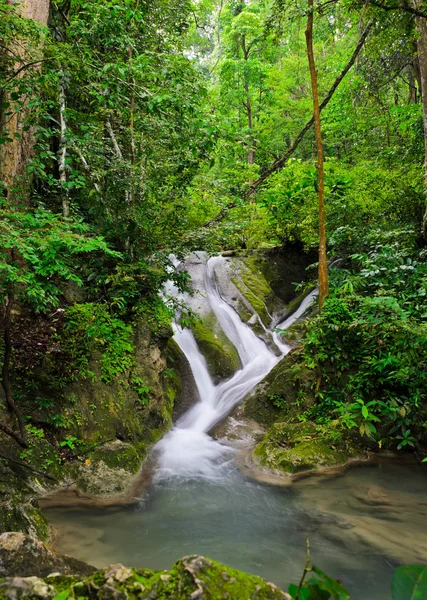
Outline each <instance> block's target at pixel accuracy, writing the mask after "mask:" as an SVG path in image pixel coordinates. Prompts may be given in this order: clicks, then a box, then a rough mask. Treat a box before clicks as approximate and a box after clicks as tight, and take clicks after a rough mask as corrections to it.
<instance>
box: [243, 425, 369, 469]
mask: <svg viewBox="0 0 427 600" xmlns="http://www.w3.org/2000/svg"><path fill="white" fill-rule="evenodd" d="M333 433H334V431H333V428H332V426H331V428H329V429H327V428H324V427H321V426H319V425H315V424H314V423H275V424H274V425H273V426H272V427H271V428H270V430H269V431H268V433H267V435H266V437H265V439H264V440H263V441H262V442H261V443H260V444H258V446H257V447H256V448H255V450H254V454H255V456H257V457H258V458H259V459H260V460H261V463H262V464H264V465H265V466H267V467H268V468H270V469H273V470H276V471H277V470H279V471H284V472H285V473H298V472H301V471H309V470H311V469H318V468H320V467H329V466H335V465H340V464H344V463H345V462H347V460H348V459H349V458H351V457H352V456H356V455H358V454H360V450H359V449H358V448H353V447H351V446H349V445H348V443H347V442H345V441H344V440H343V439H342V438H341V437H340V436H334V435H333ZM334 437H336V439H333V438H334Z"/></svg>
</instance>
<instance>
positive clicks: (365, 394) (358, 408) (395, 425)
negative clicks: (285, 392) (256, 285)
mask: <svg viewBox="0 0 427 600" xmlns="http://www.w3.org/2000/svg"><path fill="white" fill-rule="evenodd" d="M386 241H387V240H386ZM426 254H427V253H426V250H421V251H420V250H417V249H416V248H414V247H412V248H411V245H410V242H409V241H408V236H407V232H397V233H396V234H395V236H394V241H393V242H392V243H388V244H387V243H384V244H379V243H376V244H373V245H372V246H371V247H370V248H369V249H368V251H367V252H366V253H364V254H358V255H354V256H353V257H352V264H351V265H350V268H349V269H348V270H343V271H336V272H333V273H332V278H331V279H332V289H331V293H330V296H329V298H328V299H327V301H326V303H325V305H324V308H323V310H322V313H321V314H319V315H318V316H317V317H315V318H314V319H312V320H311V321H310V322H309V324H308V326H307V333H306V336H305V339H304V349H303V356H304V359H305V362H306V364H307V366H308V367H309V368H310V369H312V370H313V381H314V382H315V383H313V387H315V390H316V392H315V393H316V398H317V402H316V405H315V406H314V408H312V409H311V411H310V415H308V417H309V418H314V419H315V420H317V421H318V422H328V421H330V420H333V419H337V418H338V419H339V420H340V422H341V424H342V425H343V426H345V427H346V428H349V429H356V428H357V429H358V430H359V433H360V434H361V435H363V436H368V437H369V438H371V439H372V440H374V441H375V442H377V443H378V444H379V445H380V446H387V447H389V446H394V447H397V448H398V449H400V448H405V447H411V446H414V445H415V442H416V439H418V438H419V437H421V436H422V435H423V433H425V431H426V428H427V411H426V408H427V406H426V403H427V391H426V390H427V322H426V318H427V305H426V301H425V298H426V291H427V264H426V262H425V257H426Z"/></svg>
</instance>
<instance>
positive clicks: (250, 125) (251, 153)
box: [242, 35, 255, 165]
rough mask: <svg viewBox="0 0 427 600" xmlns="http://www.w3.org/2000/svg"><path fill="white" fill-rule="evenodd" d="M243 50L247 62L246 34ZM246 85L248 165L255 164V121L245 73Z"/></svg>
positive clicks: (243, 39) (243, 37)
mask: <svg viewBox="0 0 427 600" xmlns="http://www.w3.org/2000/svg"><path fill="white" fill-rule="evenodd" d="M242 50H243V58H244V60H245V62H248V60H249V51H250V49H249V48H246V38H245V36H244V35H242ZM244 87H245V94H246V101H245V105H246V115H247V118H248V129H249V132H250V134H249V144H248V165H253V164H254V163H255V148H254V145H253V138H252V130H253V128H254V122H253V113H252V100H251V95H250V92H249V81H248V78H247V75H245V83H244Z"/></svg>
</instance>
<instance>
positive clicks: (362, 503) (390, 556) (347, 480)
mask: <svg viewBox="0 0 427 600" xmlns="http://www.w3.org/2000/svg"><path fill="white" fill-rule="evenodd" d="M196 258H197V259H198V260H199V257H196ZM198 264H199V265H200V264H201V265H202V267H203V268H204V288H203V289H202V290H199V291H200V292H201V294H200V297H202V298H203V302H204V303H205V305H208V306H209V310H210V311H211V312H212V313H214V314H215V317H216V319H217V322H218V323H219V325H220V326H221V329H222V330H223V332H224V333H225V334H226V336H227V337H228V339H229V340H230V341H231V343H232V344H233V345H234V346H235V348H236V349H237V351H238V353H239V356H240V360H241V364H242V368H241V369H240V370H238V371H237V372H236V373H235V374H234V375H233V376H232V377H230V378H229V379H228V380H226V381H222V382H220V383H218V384H217V385H215V384H214V383H213V381H212V379H211V376H210V374H209V371H208V367H207V363H206V360H205V357H204V356H203V355H202V353H201V352H200V349H199V348H198V346H197V343H196V340H195V338H194V336H193V334H192V333H191V331H189V330H186V329H184V330H181V329H180V328H178V327H176V328H175V340H176V342H177V343H178V344H179V346H180V348H181V350H182V352H183V354H184V355H185V356H186V358H187V359H188V362H189V364H190V367H191V370H192V374H193V377H194V382H195V385H196V387H197V391H198V396H199V398H200V401H198V402H196V403H195V404H194V406H192V407H191V408H190V409H189V410H188V411H187V412H186V413H185V414H184V415H182V416H181V417H180V419H179V420H178V422H177V424H176V426H175V427H174V428H173V429H172V430H171V431H170V432H169V433H167V434H166V435H165V436H164V438H163V439H162V440H161V441H160V442H159V443H158V444H157V445H156V447H155V449H154V452H153V460H154V463H155V465H156V468H155V469H154V476H153V481H152V485H151V486H150V487H148V488H146V489H145V491H144V494H143V496H142V497H141V499H140V501H139V502H138V503H137V504H135V505H134V506H132V507H117V508H114V509H113V508H102V509H100V508H99V509H77V508H71V509H70V508H67V509H65V508H61V509H59V508H58V509H53V508H51V509H48V510H46V515H47V517H48V519H49V521H50V523H51V524H52V525H53V526H54V527H55V528H56V530H57V538H56V544H55V549H56V550H58V551H59V552H64V553H66V554H70V555H72V556H75V557H77V558H80V559H82V560H84V561H86V562H88V563H91V564H93V565H95V566H97V567H106V566H108V565H109V564H111V563H115V562H122V563H123V564H125V565H128V566H134V567H146V568H152V569H168V568H170V567H171V566H172V564H173V563H174V562H175V561H176V560H177V559H178V558H180V557H182V556H184V555H188V554H203V555H205V556H208V557H210V558H213V559H216V560H218V561H220V562H224V563H227V564H229V565H230V566H233V567H235V568H238V569H242V570H243V571H247V572H250V573H254V574H256V575H260V576H262V577H264V578H266V579H268V580H270V581H272V582H273V583H276V584H277V585H279V586H280V587H282V588H283V589H285V590H286V589H287V586H288V585H289V583H297V582H298V581H299V579H300V577H301V574H302V571H303V568H304V563H305V556H306V546H305V544H306V537H308V538H309V540H310V546H311V558H312V562H313V563H314V564H315V565H316V566H318V567H319V568H320V569H322V570H324V571H326V572H327V573H328V574H329V575H331V576H332V577H336V578H337V579H341V580H343V582H344V585H345V586H346V587H347V588H348V589H349V591H350V592H351V598H352V600H389V599H390V584H391V579H392V574H393V571H394V569H395V567H396V566H397V565H398V564H401V563H425V562H427V526H426V524H427V469H426V467H425V466H422V465H414V464H411V465H408V464H405V465H399V464H382V465H381V464H380V465H376V466H364V467H363V468H353V469H351V470H349V471H348V472H347V473H345V474H344V475H343V476H341V477H335V478H325V477H322V478H320V477H311V478H307V479H303V480H300V481H297V482H295V483H293V484H292V486H290V487H288V488H283V487H274V486H271V485H267V484H261V483H258V482H254V481H251V480H248V479H246V478H245V477H244V476H243V475H242V474H241V473H240V472H239V471H238V470H237V468H236V467H235V465H234V462H233V454H234V451H233V450H232V449H231V448H230V447H228V446H226V445H224V444H222V443H220V442H218V441H216V440H214V439H213V438H212V437H211V436H210V435H209V434H208V432H209V431H211V430H212V428H213V427H214V426H215V425H216V424H217V423H219V422H220V421H221V420H222V419H224V418H225V417H226V416H227V415H228V414H229V413H230V411H231V410H232V409H233V407H235V406H236V405H237V404H238V403H239V402H240V401H241V400H242V399H243V398H244V397H245V396H246V395H247V394H248V393H249V392H250V391H251V390H252V389H253V387H254V386H255V385H256V384H257V383H258V382H260V381H261V380H262V379H263V378H264V377H265V375H267V373H268V372H269V371H270V370H271V369H272V368H273V367H274V366H275V365H276V364H277V362H278V361H279V360H280V359H281V357H283V356H284V355H285V354H286V353H287V352H289V350H290V347H289V346H288V345H286V344H285V343H284V342H283V340H280V338H279V336H278V335H277V333H276V332H275V331H274V328H271V329H273V330H271V329H270V330H268V329H267V327H265V326H264V331H265V334H266V335H265V336H264V338H265V337H266V336H267V337H268V338H269V342H268V343H266V341H265V339H260V337H258V336H257V335H256V334H255V333H254V331H253V329H252V328H251V327H249V326H248V324H247V323H243V322H242V321H241V319H240V317H239V315H238V314H237V312H236V311H235V310H234V308H233V307H232V306H231V305H230V304H229V300H228V299H227V301H226V300H225V299H224V298H225V297H227V293H226V291H224V290H221V289H220V286H219V283H218V281H219V280H220V279H221V277H222V278H224V274H226V273H227V267H226V261H225V259H224V258H223V257H214V258H211V259H209V260H207V261H205V262H203V261H201V260H199V262H198ZM199 279H200V278H199ZM228 285H229V284H228V283H227V282H226V283H225V287H227V286H228ZM168 293H169V294H173V293H176V291H175V292H174V290H173V289H172V286H169V289H168ZM233 294H234V292H232V294H231V300H232V295H233ZM315 294H316V292H315V291H314V292H312V293H311V294H310V295H309V296H308V297H307V298H306V299H305V300H304V301H303V303H302V304H301V306H300V308H299V309H298V310H297V311H296V312H295V313H294V314H293V315H292V316H291V317H289V318H288V319H287V320H286V321H284V322H283V323H281V325H280V327H281V328H283V329H286V328H287V327H289V326H290V325H291V324H292V323H293V322H295V320H296V319H297V318H299V316H301V315H302V314H303V313H304V311H305V310H306V308H307V306H308V305H309V304H310V302H312V301H313V298H314V296H315ZM228 296H229V297H230V294H228ZM253 316H254V317H256V318H258V319H259V315H257V314H256V313H254V315H253ZM260 324H261V325H262V323H261V321H260Z"/></svg>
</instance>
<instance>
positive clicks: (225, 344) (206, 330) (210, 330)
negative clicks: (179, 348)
mask: <svg viewBox="0 0 427 600" xmlns="http://www.w3.org/2000/svg"><path fill="white" fill-rule="evenodd" d="M192 329H193V333H194V337H195V338H196V341H197V344H198V346H199V348H200V350H201V351H202V354H203V356H204V357H205V359H206V362H207V365H208V369H209V373H210V375H211V377H212V379H213V381H214V382H215V383H218V382H219V381H221V380H222V379H226V378H227V377H231V376H232V375H234V373H235V372H236V371H237V370H238V369H240V368H241V366H242V364H241V361H240V358H239V354H238V352H237V350H236V348H235V347H234V346H233V344H232V343H231V342H230V340H229V339H228V337H227V336H226V335H225V333H224V332H223V330H222V329H221V327H220V326H219V323H218V321H217V320H216V317H215V315H214V314H213V313H209V314H208V315H207V316H206V317H205V318H204V319H203V320H202V321H198V322H197V323H195V324H194V326H193V327H192Z"/></svg>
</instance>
